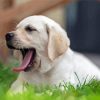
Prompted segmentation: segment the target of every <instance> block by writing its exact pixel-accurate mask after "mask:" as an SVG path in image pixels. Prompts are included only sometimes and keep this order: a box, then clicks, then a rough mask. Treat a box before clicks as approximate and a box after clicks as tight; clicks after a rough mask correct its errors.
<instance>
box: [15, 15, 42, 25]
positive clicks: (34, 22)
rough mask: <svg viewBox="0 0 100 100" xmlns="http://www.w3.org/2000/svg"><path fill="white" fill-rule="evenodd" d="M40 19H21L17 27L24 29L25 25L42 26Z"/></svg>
mask: <svg viewBox="0 0 100 100" xmlns="http://www.w3.org/2000/svg"><path fill="white" fill-rule="evenodd" d="M42 22H43V21H42V19H41V18H37V17H33V16H31V17H27V18H25V19H23V20H22V21H21V22H20V23H19V24H18V25H17V27H25V26H27V25H31V26H39V27H41V26H42Z"/></svg>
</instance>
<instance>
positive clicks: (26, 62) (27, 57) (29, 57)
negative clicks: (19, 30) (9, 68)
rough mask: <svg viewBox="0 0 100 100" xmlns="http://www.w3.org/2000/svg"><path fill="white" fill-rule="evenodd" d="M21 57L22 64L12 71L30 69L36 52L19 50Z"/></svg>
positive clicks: (33, 50)
mask: <svg viewBox="0 0 100 100" xmlns="http://www.w3.org/2000/svg"><path fill="white" fill-rule="evenodd" d="M20 51H21V53H22V56H23V61H22V64H21V65H20V66H19V67H17V68H14V69H13V71H16V72H20V71H28V70H29V69H31V67H32V65H33V63H34V59H35V56H36V50H35V49H20Z"/></svg>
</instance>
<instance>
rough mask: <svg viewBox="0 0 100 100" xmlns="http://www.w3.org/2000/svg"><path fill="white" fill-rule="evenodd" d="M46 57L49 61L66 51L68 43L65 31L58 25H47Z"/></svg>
mask: <svg viewBox="0 0 100 100" xmlns="http://www.w3.org/2000/svg"><path fill="white" fill-rule="evenodd" d="M47 33H48V39H49V40H48V57H49V59H50V60H51V61H53V60H55V59H56V58H57V57H59V56H61V55H62V54H63V53H65V52H66V50H67V49H68V47H69V45H70V40H69V38H68V37H67V33H66V32H65V31H64V30H63V29H62V28H61V27H60V26H58V27H51V28H50V27H48V26H47Z"/></svg>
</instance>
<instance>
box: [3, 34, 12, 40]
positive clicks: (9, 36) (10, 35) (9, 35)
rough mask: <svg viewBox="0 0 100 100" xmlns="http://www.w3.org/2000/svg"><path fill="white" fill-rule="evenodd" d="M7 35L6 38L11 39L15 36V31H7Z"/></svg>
mask: <svg viewBox="0 0 100 100" xmlns="http://www.w3.org/2000/svg"><path fill="white" fill-rule="evenodd" d="M5 37H6V40H11V39H12V38H13V37H14V33H7V34H6V36H5Z"/></svg>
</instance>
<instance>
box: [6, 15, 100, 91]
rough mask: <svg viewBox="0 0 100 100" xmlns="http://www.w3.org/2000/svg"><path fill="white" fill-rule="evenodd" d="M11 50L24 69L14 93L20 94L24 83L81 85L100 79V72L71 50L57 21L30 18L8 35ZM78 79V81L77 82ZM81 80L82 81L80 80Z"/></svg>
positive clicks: (39, 17) (13, 88)
mask: <svg viewBox="0 0 100 100" xmlns="http://www.w3.org/2000/svg"><path fill="white" fill-rule="evenodd" d="M5 37H6V42H7V46H8V48H10V49H14V50H15V52H17V53H18V54H17V56H18V59H19V60H20V61H21V65H20V67H16V68H14V69H13V70H14V71H16V72H20V73H19V77H18V79H17V80H16V81H15V82H14V83H13V84H12V86H11V89H12V90H14V91H19V90H21V89H22V85H23V83H29V84H36V85H42V84H49V85H58V84H59V83H62V82H70V83H71V84H73V85H75V86H76V85H77V84H78V83H79V80H80V82H81V83H83V82H84V81H85V80H86V82H88V81H89V80H91V78H93V77H94V78H95V79H100V71H99V69H98V68H97V66H95V65H94V64H93V63H92V62H90V61H89V60H88V59H87V58H86V57H84V56H83V55H81V54H79V53H76V52H73V51H72V50H71V49H70V40H69V38H68V36H67V33H66V32H65V31H64V29H63V28H61V26H60V25H59V24H57V23H56V22H55V21H53V20H51V19H49V18H47V17H45V16H30V17H27V18H25V19H24V20H22V21H21V22H20V23H19V24H18V25H17V27H16V30H14V31H12V32H9V33H7V34H6V36H5ZM77 77H78V78H77ZM78 79H79V80H78Z"/></svg>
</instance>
